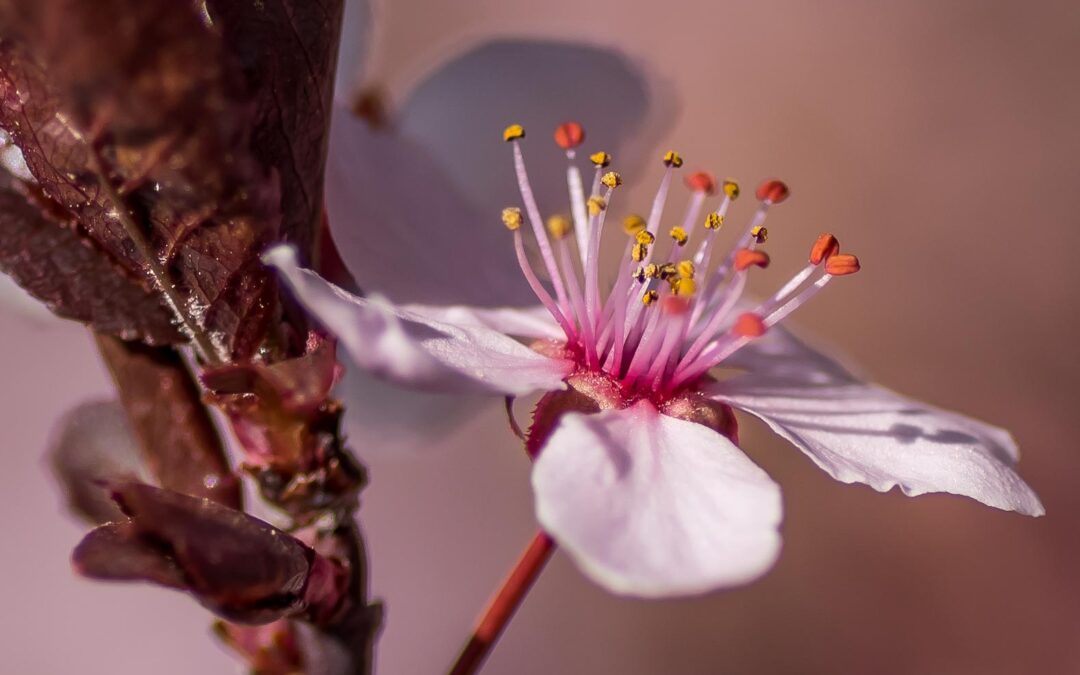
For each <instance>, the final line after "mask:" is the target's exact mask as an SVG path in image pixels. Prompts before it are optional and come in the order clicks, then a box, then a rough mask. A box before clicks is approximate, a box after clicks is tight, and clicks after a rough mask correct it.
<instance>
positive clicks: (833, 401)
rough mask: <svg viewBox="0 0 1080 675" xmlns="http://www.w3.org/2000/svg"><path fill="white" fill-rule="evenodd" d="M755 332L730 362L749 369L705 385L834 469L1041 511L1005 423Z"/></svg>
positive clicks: (915, 491) (875, 483) (853, 477)
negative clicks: (910, 393)
mask: <svg viewBox="0 0 1080 675" xmlns="http://www.w3.org/2000/svg"><path fill="white" fill-rule="evenodd" d="M755 342H756V344H755V343H751V345H750V346H748V348H747V349H749V350H747V349H744V350H742V351H740V352H738V353H737V355H736V356H737V357H738V358H732V359H731V363H730V365H734V366H737V367H740V368H745V369H747V370H749V371H750V372H747V373H745V374H741V375H738V376H736V377H734V378H732V379H730V380H726V381H723V382H719V383H717V384H714V385H711V386H710V387H708V391H707V393H708V394H710V395H711V396H713V398H715V399H717V400H719V401H723V402H724V403H727V404H729V405H731V406H734V407H736V408H740V409H742V410H745V411H746V412H748V413H751V414H753V415H755V416H757V417H759V418H761V419H762V420H764V421H765V423H766V424H768V425H769V426H770V427H772V429H773V431H775V432H776V433H777V434H779V435H781V436H783V437H784V438H786V439H787V440H788V441H790V442H791V443H792V444H794V445H795V446H796V447H798V448H799V449H800V450H802V451H803V452H805V453H806V454H807V455H809V456H810V458H811V459H812V460H813V461H814V462H815V463H816V464H817V465H818V466H819V467H821V468H822V469H824V470H825V471H827V472H828V473H829V475H831V476H832V477H833V478H835V479H837V480H839V481H842V482H844V483H865V484H867V485H869V486H871V487H873V488H874V489H876V490H880V491H883V492H884V491H886V490H889V489H891V488H892V487H894V486H899V487H900V489H901V490H903V492H904V494H907V495H920V494H925V493H928V492H949V493H952V494H958V495H965V496H967V497H971V498H972V499H976V500H978V501H980V502H983V503H984V504H988V505H990V506H994V507H997V508H1000V509H1007V510H1012V511H1018V512H1020V513H1024V514H1027V515H1042V514H1043V512H1044V511H1043V507H1042V504H1041V503H1040V502H1039V499H1038V497H1036V496H1035V493H1034V492H1033V491H1032V490H1031V488H1030V487H1028V485H1027V484H1026V483H1024V481H1023V480H1022V479H1021V478H1020V477H1019V475H1017V473H1016V472H1015V471H1014V469H1013V467H1014V466H1015V465H1016V461H1017V459H1018V456H1019V455H1018V451H1017V448H1016V444H1015V443H1014V442H1013V440H1012V438H1011V437H1010V436H1009V434H1008V432H1007V431H1005V430H1004V429H1000V428H998V427H994V426H990V425H988V424H985V423H983V422H979V421H977V420H973V419H971V418H968V417H964V416H963V415H959V414H956V413H952V412H947V411H944V410H940V409H938V408H934V407H932V406H929V405H926V404H923V403H919V402H917V401H914V400H911V399H908V398H905V397H903V396H900V395H899V394H896V393H894V392H892V391H889V390H887V389H884V388H883V387H878V386H875V385H871V384H865V383H863V382H861V381H860V380H858V379H857V378H855V377H854V376H853V375H851V374H850V373H849V372H848V371H847V370H846V369H845V368H844V367H843V366H841V365H840V364H839V363H837V362H836V361H833V360H832V359H830V358H829V357H826V356H824V355H823V354H821V353H819V352H816V351H814V350H813V349H811V348H810V347H808V346H806V345H805V344H803V343H801V342H800V341H799V340H797V339H796V338H795V337H794V336H792V335H791V334H790V333H788V332H786V331H784V330H783V329H776V328H774V329H772V330H770V331H769V334H768V335H767V336H766V337H765V338H763V339H761V340H760V341H755ZM750 347H752V348H750ZM724 365H729V363H728V362H725V364H724Z"/></svg>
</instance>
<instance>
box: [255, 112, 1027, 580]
mask: <svg viewBox="0 0 1080 675" xmlns="http://www.w3.org/2000/svg"><path fill="white" fill-rule="evenodd" d="M523 137H524V130H523V129H522V128H521V127H520V126H518V125H513V126H511V127H509V128H507V130H506V132H505V133H504V138H505V140H507V141H508V142H509V143H510V144H511V147H512V151H513V163H514V171H515V174H516V177H517V181H518V186H519V189H520V194H521V203H522V207H523V208H522V209H519V208H517V207H511V208H507V209H506V210H504V212H503V223H504V224H505V225H506V227H507V228H508V229H509V230H510V237H511V238H512V246H509V245H508V246H507V248H508V249H512V252H513V255H514V257H515V258H516V260H517V263H518V266H519V267H520V271H521V274H522V275H523V276H524V278H525V279H526V281H527V282H528V284H529V286H530V287H531V288H532V290H533V292H534V293H535V295H536V297H537V299H538V300H539V305H537V306H535V307H530V308H525V309H516V308H511V307H501V308H479V307H472V306H465V305H447V306H432V305H416V304H412V305H409V304H406V305H397V304H391V303H390V302H388V301H386V300H383V299H381V298H379V297H369V298H361V297H356V296H354V295H351V294H349V293H347V292H345V291H343V290H342V289H340V288H337V287H335V286H333V285H332V284H330V283H329V282H327V281H325V280H324V279H322V278H321V277H319V276H318V275H316V274H315V273H314V272H312V271H310V270H305V269H301V268H299V267H298V266H297V262H296V257H295V255H294V254H293V252H292V251H291V250H290V249H289V248H286V247H278V248H275V249H273V250H271V251H269V252H268V253H267V254H266V256H265V259H266V261H267V262H268V263H269V264H271V265H273V266H275V267H277V268H278V269H279V270H280V272H281V274H282V275H283V277H284V278H285V280H286V282H287V283H288V284H289V285H290V286H291V287H292V289H293V290H294V292H295V293H296V295H297V297H298V298H299V299H300V301H301V302H303V303H304V304H305V305H306V306H307V307H308V308H309V309H310V310H311V311H312V312H313V313H314V314H315V315H316V316H318V317H319V318H320V319H321V320H322V321H323V322H324V323H325V324H326V326H327V327H328V328H329V329H331V330H332V331H333V332H335V333H336V334H337V335H338V336H339V338H340V340H341V343H342V344H343V345H344V346H345V348H346V349H347V350H348V351H349V353H350V354H351V356H352V358H353V359H354V361H355V363H356V364H358V365H359V366H360V367H361V368H364V369H367V370H368V371H370V372H372V373H374V374H376V375H378V376H381V377H383V378H386V379H388V380H392V381H394V382H397V383H401V384H405V385H409V386H412V387H418V388H422V389H426V390H432V391H444V392H456V393H462V392H469V393H481V394H490V395H495V396H506V397H516V396H523V395H526V394H531V393H534V392H542V397H541V398H540V401H539V403H538V405H537V408H536V411H535V413H534V416H533V423H532V426H531V428H530V429H529V431H528V434H527V436H525V439H526V449H527V450H528V452H529V454H530V456H532V457H533V458H534V459H535V464H534V469H533V478H532V483H533V487H534V490H535V495H536V512H537V517H538V519H539V521H540V523H541V525H542V526H543V527H544V529H545V530H546V531H547V532H548V533H549V534H550V535H551V536H552V537H554V538H555V540H556V541H557V542H558V543H559V544H561V545H562V546H563V547H564V548H565V549H566V550H567V551H568V552H569V553H570V555H571V556H572V557H573V558H574V559H575V560H576V562H577V563H578V564H579V565H580V567H581V568H582V569H583V570H584V571H585V572H586V574H588V575H589V576H590V577H591V578H593V579H594V580H595V581H597V582H598V583H600V584H601V585H603V586H605V587H607V588H609V589H611V590H613V591H615V592H619V593H624V594H629V595H637V596H644V597H657V596H670V595H686V594H694V593H700V592H705V591H708V590H711V589H715V588H719V587H724V586H728V585H732V584H738V583H743V582H747V581H749V580H752V579H754V578H756V577H757V576H759V575H761V574H762V573H763V572H765V571H766V570H767V569H768V568H769V567H770V566H771V565H772V563H773V561H774V560H775V559H776V556H777V554H778V552H779V548H780V536H779V533H778V527H779V524H780V520H781V499H780V490H779V488H778V486H777V485H776V484H775V483H774V482H773V481H772V480H771V479H770V478H769V477H768V476H767V475H766V474H765V472H764V471H762V470H761V469H760V468H759V467H757V466H756V465H755V464H754V463H753V462H752V461H751V460H750V459H749V458H748V457H747V456H746V455H745V454H743V452H742V451H741V450H740V449H739V447H738V445H737V443H738V433H737V425H736V422H735V418H734V415H733V414H732V408H738V409H741V410H744V411H746V412H748V413H750V414H752V415H754V416H756V417H758V418H760V419H762V420H763V421H764V422H765V423H766V424H768V425H769V426H770V427H771V428H772V429H773V430H774V431H775V432H776V433H778V434H779V435H781V436H783V437H784V438H785V439H787V440H788V441H790V442H791V443H792V444H793V445H795V446H796V447H797V448H799V449H800V450H802V451H803V452H804V453H806V454H807V455H808V456H809V457H810V458H811V459H812V460H813V461H814V462H815V463H816V464H817V465H818V466H819V467H821V468H822V469H824V470H825V471H826V472H828V473H829V474H830V475H831V476H832V477H834V478H835V479H837V480H839V481H842V482H845V483H855V482H859V483H865V484H867V485H870V486H871V487H873V488H875V489H877V490H880V491H886V490H889V489H890V488H892V487H894V486H899V487H900V489H901V490H902V491H903V492H904V493H905V494H908V495H919V494H924V493H928V492H950V493H954V494H960V495H966V496H968V497H972V498H974V499H977V500H979V501H981V502H983V503H985V504H988V505H990V506H994V507H997V508H1001V509H1008V510H1014V511H1018V512H1020V513H1024V514H1028V515H1040V514H1042V512H1043V509H1042V505H1041V504H1040V503H1039V500H1038V498H1037V497H1036V496H1035V494H1034V493H1033V492H1032V490H1031V489H1030V488H1029V487H1028V486H1027V485H1026V484H1025V483H1024V482H1023V481H1022V480H1021V479H1020V478H1019V476H1018V475H1017V474H1016V473H1015V471H1014V469H1013V467H1014V466H1015V464H1016V462H1017V459H1018V455H1017V448H1016V445H1015V444H1014V443H1013V441H1012V439H1011V438H1010V437H1009V435H1008V433H1007V432H1005V431H1004V430H1002V429H998V428H996V427H992V426H989V425H986V424H983V423H981V422H977V421H975V420H972V419H969V418H967V417H963V416H961V415H958V414H955V413H950V412H946V411H942V410H938V409H936V408H933V407H931V406H928V405H925V404H922V403H918V402H916V401H912V400H909V399H906V398H903V397H901V396H899V395H897V394H895V393H893V392H891V391H889V390H887V389H884V388H881V387H878V386H875V385H873V384H867V383H865V382H862V381H860V380H859V379H858V378H856V377H855V376H854V375H852V374H851V373H849V372H848V371H847V370H846V369H845V368H844V367H842V366H841V365H839V364H838V363H837V362H835V361H834V360H832V359H830V358H828V357H827V356H824V355H823V354H821V353H819V352H817V351H815V350H813V349H811V348H810V347H808V346H806V345H805V344H803V343H802V342H800V341H798V340H797V339H796V338H795V337H793V336H792V335H791V334H790V333H789V332H787V331H786V330H784V328H782V327H781V326H779V325H778V324H779V323H780V322H781V321H782V320H783V319H784V318H785V317H787V316H788V315H789V314H791V313H792V312H794V311H795V310H796V309H798V308H799V307H801V306H802V305H803V304H804V303H806V302H807V301H808V300H809V299H810V298H812V297H813V296H814V295H816V294H817V293H819V292H820V291H821V290H822V289H823V288H824V287H825V286H827V285H828V284H830V283H832V282H833V281H834V280H835V279H837V278H839V277H843V276H847V275H850V274H852V273H854V272H857V271H858V270H859V261H858V259H857V258H856V257H855V256H853V255H850V254H846V253H841V252H840V247H839V243H838V242H837V240H836V238H834V237H833V236H832V235H830V234H823V235H821V236H820V237H819V238H818V239H817V241H816V242H815V243H814V244H813V247H812V248H811V250H810V253H809V256H808V261H807V264H806V266H805V267H804V268H803V269H801V270H799V271H798V272H797V273H796V274H795V275H794V276H793V277H792V279H791V280H790V281H789V282H788V283H786V284H784V285H783V287H782V288H780V289H779V290H778V291H777V292H776V293H775V294H774V295H773V296H772V297H770V298H768V299H766V300H765V301H764V302H760V303H756V304H750V303H748V302H747V301H746V300H744V299H743V298H742V292H743V289H744V287H745V285H746V281H747V277H748V275H749V274H751V273H752V271H753V270H754V268H755V267H765V266H767V265H768V264H769V256H768V254H766V253H765V252H764V251H762V250H761V244H763V243H764V242H765V240H766V238H767V236H768V233H767V230H766V228H765V225H764V223H765V218H766V215H767V213H768V211H769V210H770V208H772V207H773V206H775V205H776V204H778V203H780V202H782V201H783V200H784V199H785V198H786V197H787V195H788V189H787V187H786V186H785V185H784V184H783V183H782V182H780V181H777V180H768V181H765V182H764V183H762V184H761V185H760V187H759V188H758V189H757V191H756V197H757V199H758V201H759V204H758V206H757V209H756V211H755V212H754V214H753V216H752V217H751V219H750V221H749V223H748V224H747V225H746V227H745V229H744V230H743V231H742V233H741V234H740V236H739V239H738V242H737V244H736V246H735V247H734V249H733V250H731V251H730V252H727V251H723V250H721V249H720V247H719V245H718V236H717V234H718V232H719V231H720V230H721V228H722V227H723V226H724V224H725V221H726V219H727V214H728V210H729V208H730V207H731V206H732V204H733V202H734V201H735V200H736V199H737V198H738V196H739V187H738V185H737V184H736V183H735V182H733V181H726V182H724V183H723V184H722V185H721V186H719V187H720V189H719V190H718V189H717V187H718V186H717V184H716V181H715V180H714V179H713V178H712V177H711V176H709V175H708V174H705V173H694V174H692V175H690V176H689V177H688V178H687V180H686V183H687V185H688V186H689V188H690V189H691V191H692V194H691V197H690V200H689V204H688V206H687V208H686V211H685V213H684V214H683V215H682V216H681V217H680V218H678V219H676V220H674V221H672V224H673V226H670V225H671V224H669V226H668V227H666V228H664V227H662V226H661V223H662V221H663V220H664V218H663V216H664V211H665V205H666V202H667V201H668V193H669V190H670V187H671V183H672V181H673V177H674V174H675V172H676V171H677V170H678V169H679V167H680V166H681V165H682V158H681V157H680V156H679V154H678V153H675V152H668V153H667V154H665V155H664V164H665V165H666V167H667V168H666V171H665V173H664V176H663V178H662V180H661V183H660V187H659V189H658V190H657V193H656V196H655V199H654V200H653V202H652V206H651V208H650V209H649V211H648V214H647V216H646V217H644V218H642V217H638V216H630V217H628V218H627V219H626V220H625V222H624V223H623V225H622V228H621V230H622V231H623V233H624V234H625V236H626V237H627V241H626V243H625V245H624V252H623V256H622V261H621V262H620V264H619V268H618V275H617V277H616V278H615V280H614V282H613V283H612V284H610V285H609V286H608V287H606V288H604V287H602V284H601V274H600V270H599V252H600V242H601V238H602V236H603V233H604V231H605V226H606V224H607V222H606V221H607V219H608V213H609V210H610V204H611V200H612V197H613V193H614V192H615V190H616V188H617V187H618V186H619V185H620V184H621V182H622V179H621V178H620V176H619V174H617V173H615V172H613V171H609V170H607V167H608V164H609V161H610V157H609V156H608V155H607V154H606V153H603V152H599V153H596V154H593V155H591V156H590V159H591V160H592V163H593V164H594V165H595V171H593V173H592V176H591V178H589V177H587V176H583V175H582V173H581V171H580V169H579V168H578V166H577V163H576V161H575V160H576V159H577V148H578V147H579V146H580V144H581V142H582V140H583V138H584V132H583V130H582V128H581V127H580V126H579V125H577V124H574V123H567V124H563V125H561V126H559V127H558V128H557V130H556V133H555V138H556V141H557V143H558V144H559V145H560V146H561V147H562V148H563V149H564V150H565V153H566V157H567V159H568V160H569V161H568V164H567V168H566V177H567V183H568V187H569V196H570V207H571V208H570V212H571V214H570V217H563V216H552V217H551V218H549V219H547V220H546V221H545V220H544V219H543V217H542V216H541V213H540V209H539V206H538V204H537V201H536V199H535V198H534V195H533V190H532V188H531V186H530V182H529V177H528V175H527V172H526V167H525V161H524V157H523V152H522V147H521V145H522V141H521V139H522V138H523ZM586 178H589V180H586ZM714 193H718V194H719V195H721V196H720V197H719V204H718V205H716V206H715V208H714V209H712V210H710V211H709V212H708V213H707V215H704V217H703V215H702V214H703V212H704V211H705V204H706V201H707V200H708V199H709V197H711V196H713V195H714ZM695 230H697V231H695ZM526 232H529V233H531V235H532V237H533V238H534V240H535V245H536V248H537V249H538V253H539V255H538V256H536V263H537V267H539V269H537V268H536V267H534V264H533V261H532V260H531V259H530V257H529V255H528V254H527V252H526V243H525V233H526ZM695 235H696V236H695ZM662 237H669V238H670V239H671V240H672V244H671V247H670V251H669V252H668V253H666V254H663V253H661V250H660V249H661V247H660V246H659V245H658V240H659V239H660V238H662ZM508 253H509V251H508ZM460 263H461V265H462V267H463V268H464V269H467V270H471V269H474V268H476V267H479V266H481V265H483V263H484V261H483V260H467V261H460ZM417 272H419V270H418V271H417ZM470 273H471V272H470ZM542 275H543V276H544V277H546V278H547V279H548V280H550V290H549V287H548V286H547V285H545V283H544V282H543V281H542V280H541V276H542ZM486 283H498V282H497V280H489V281H487V282H486ZM717 366H722V367H723V368H724V370H725V371H726V372H732V371H734V372H737V373H738V374H736V375H734V376H730V377H726V378H725V377H721V376H720V375H719V374H714V373H716V371H714V369H715V368H716V367H717ZM508 400H509V399H508ZM417 424H422V421H421V420H417Z"/></svg>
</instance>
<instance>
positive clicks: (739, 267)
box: [735, 248, 769, 272]
mask: <svg viewBox="0 0 1080 675" xmlns="http://www.w3.org/2000/svg"><path fill="white" fill-rule="evenodd" d="M751 265H757V266H758V267H768V266H769V254H768V253H766V252H765V251H751V250H750V249H748V248H740V249H739V250H738V251H736V252H735V270H736V271H738V272H742V271H743V270H745V269H746V268H748V267H750V266H751Z"/></svg>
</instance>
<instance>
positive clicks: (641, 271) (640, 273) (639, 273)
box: [632, 267, 649, 284]
mask: <svg viewBox="0 0 1080 675" xmlns="http://www.w3.org/2000/svg"><path fill="white" fill-rule="evenodd" d="M632 276H633V277H634V279H636V280H637V282H638V283H639V284H643V283H645V280H646V279H648V278H649V276H648V275H647V274H646V273H645V268H644V267H639V268H637V269H636V270H634V272H633V275H632Z"/></svg>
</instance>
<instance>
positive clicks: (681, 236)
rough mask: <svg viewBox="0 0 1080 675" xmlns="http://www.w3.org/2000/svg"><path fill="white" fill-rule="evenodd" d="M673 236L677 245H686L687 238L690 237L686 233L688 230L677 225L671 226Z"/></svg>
mask: <svg viewBox="0 0 1080 675" xmlns="http://www.w3.org/2000/svg"><path fill="white" fill-rule="evenodd" d="M671 238H672V239H674V240H675V244H676V245H677V246H686V240H687V239H689V238H690V237H689V235H687V234H686V230H684V229H683V228H681V227H679V226H678V225H676V226H675V227H673V228H671Z"/></svg>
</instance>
